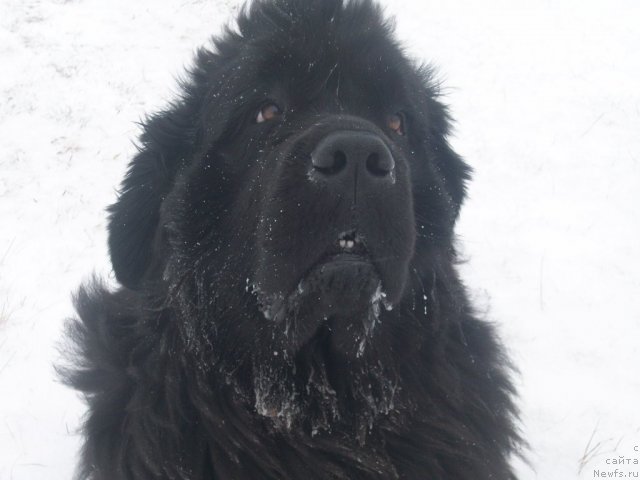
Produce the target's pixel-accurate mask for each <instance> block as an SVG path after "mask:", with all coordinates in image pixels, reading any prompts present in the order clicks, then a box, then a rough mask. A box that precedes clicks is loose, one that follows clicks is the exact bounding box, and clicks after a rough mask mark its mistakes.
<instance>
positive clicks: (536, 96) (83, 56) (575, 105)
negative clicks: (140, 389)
mask: <svg viewBox="0 0 640 480" xmlns="http://www.w3.org/2000/svg"><path fill="white" fill-rule="evenodd" d="M384 3H385V5H387V10H388V11H389V12H390V13H393V14H396V15H397V18H398V32H399V35H400V37H401V38H402V39H403V40H404V42H405V43H406V45H407V49H408V51H409V52H410V53H411V54H412V55H413V56H415V57H417V58H420V59H426V60H430V61H433V62H434V63H435V64H436V65H437V66H438V67H439V71H440V73H441V77H442V78H443V79H444V81H445V85H446V86H447V93H448V103H449V104H450V105H451V107H452V111H453V114H454V116H455V118H456V119H457V121H458V124H457V130H456V137H455V138H454V139H453V144H454V146H455V147H456V148H457V150H458V151H459V152H460V153H462V154H463V155H464V156H465V157H466V158H467V159H468V161H469V162H470V163H471V164H472V165H473V166H474V167H475V169H476V174H475V179H474V182H473V184H472V186H471V189H470V200H469V201H468V203H467V205H466V207H465V208H464V210H463V216H462V218H461V222H460V225H459V228H458V233H459V235H460V240H461V244H462V245H463V252H464V254H465V257H466V258H468V260H469V261H468V262H467V263H466V264H465V265H464V266H463V267H462V268H463V275H464V277H465V278H466V279H467V282H468V284H469V287H470V288H471V290H472V292H473V294H474V297H475V298H476V301H477V303H478V305H479V306H480V308H481V311H483V312H485V316H486V317H487V318H488V319H491V320H492V321H495V322H497V323H498V324H499V326H500V328H501V331H502V333H503V337H504V339H505V341H506V343H507V344H508V346H509V349H510V351H511V354H512V356H513V358H514V359H515V362H516V363H517V365H518V366H519V367H520V370H521V378H520V379H519V387H520V392H521V395H522V398H521V405H522V409H523V427H522V428H523V431H524V435H525V437H526V438H527V439H528V440H529V441H530V443H531V452H530V454H529V456H530V460H531V464H532V465H531V467H529V466H526V465H524V464H522V465H519V467H518V468H519V471H520V475H521V478H522V479H538V478H539V479H545V480H556V479H557V480H566V479H571V478H580V479H586V478H594V470H598V471H603V472H613V471H614V469H615V468H616V467H618V468H619V471H620V470H622V471H624V472H626V473H632V475H631V477H632V478H635V477H633V475H635V476H636V477H640V473H638V472H640V466H638V465H635V466H634V465H633V459H639V460H640V452H638V451H635V452H634V447H635V449H636V450H640V448H638V446H639V445H640V372H639V369H640V361H639V354H640V276H639V275H638V271H639V270H640V241H639V240H638V237H640V213H638V210H637V209H638V208H639V206H640V52H639V48H640V28H638V25H639V24H640V2H638V1H637V0H617V1H616V2H606V3H605V2H604V1H601V0H600V1H599V0H590V1H586V0H563V1H551V0H537V1H533V0H517V1H513V0H491V1H484V2H478V1H475V0H447V1H445V0H386V1H385V2H384ZM237 8H238V2H237V1H235V0H210V1H204V0H155V1H152V0H136V1H131V0H110V1H109V2H105V1H104V0H66V1H65V0H49V1H44V0H0V65H1V67H0V68H1V69H2V72H3V73H2V74H0V479H1V480H10V479H15V480H40V479H46V480H63V479H69V478H71V475H72V470H73V465H74V462H75V456H76V451H77V449H78V446H79V439H78V437H77V436H76V435H75V434H74V431H75V430H76V428H77V427H78V424H79V419H80V416H81V415H82V412H83V407H82V403H81V402H80V401H79V399H78V398H77V397H76V396H75V394H74V393H72V392H71V391H69V390H67V389H65V388H64V387H62V386H60V385H59V384H58V383H57V382H56V381H55V379H54V375H53V370H52V362H53V361H55V359H56V358H57V353H56V350H55V344H56V342H57V341H59V339H60V333H61V326H62V323H63V320H64V318H65V317H68V316H70V315H72V308H71V303H70V292H71V291H72V290H73V289H74V288H75V287H76V286H77V285H78V284H79V282H80V281H81V280H82V279H83V278H86V277H87V276H88V275H90V274H91V273H92V272H93V271H96V272H97V273H99V274H102V275H104V276H112V274H111V273H110V271H109V264H108V260H107V256H106V235H105V214H104V207H105V206H106V205H107V204H109V203H111V202H112V201H113V199H114V198H115V187H116V186H117V185H118V183H119V181H120V179H121V177H122V175H123V172H124V169H125V165H126V163H127V161H128V159H129V158H130V157H131V155H132V153H133V151H134V147H133V145H132V143H131V140H132V139H134V138H135V136H136V134H137V132H138V129H137V127H136V125H135V122H136V121H137V120H139V119H140V118H141V117H142V115H143V114H144V113H145V112H151V111H153V110H154V109H156V108H158V107H159V106H162V105H163V103H164V102H165V101H166V100H168V99H170V98H171V96H172V92H173V91H175V84H176V82H175V77H176V76H177V75H179V74H180V72H181V71H182V68H183V66H185V65H186V64H188V62H189V59H190V55H191V53H192V52H193V50H194V48H195V47H197V46H198V45H200V44H202V43H204V42H205V41H206V40H207V38H208V37H209V35H210V34H212V33H214V32H216V31H217V29H218V28H219V26H220V24H221V22H224V21H226V20H227V19H228V17H229V15H230V14H231V13H233V12H234V11H236V10H237ZM620 457H624V459H625V465H624V466H620V465H617V464H612V462H611V459H616V461H618V460H619V459H620ZM626 459H632V463H631V465H629V464H627V463H626ZM607 461H609V463H607ZM581 467H582V469H581ZM580 469H581V470H580ZM596 478H597V477H596Z"/></svg>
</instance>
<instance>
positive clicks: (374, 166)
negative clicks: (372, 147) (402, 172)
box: [366, 153, 395, 177]
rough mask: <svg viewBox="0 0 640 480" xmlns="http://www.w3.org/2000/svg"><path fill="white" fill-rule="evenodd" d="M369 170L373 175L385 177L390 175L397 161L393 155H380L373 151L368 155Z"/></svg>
mask: <svg viewBox="0 0 640 480" xmlns="http://www.w3.org/2000/svg"><path fill="white" fill-rule="evenodd" d="M366 165H367V170H368V171H369V173H371V175H374V176H376V177H385V176H387V175H389V173H390V172H391V170H393V167H395V162H394V161H393V157H391V155H383V156H382V157H380V155H378V154H377V153H372V154H370V155H369V156H368V157H367V163H366Z"/></svg>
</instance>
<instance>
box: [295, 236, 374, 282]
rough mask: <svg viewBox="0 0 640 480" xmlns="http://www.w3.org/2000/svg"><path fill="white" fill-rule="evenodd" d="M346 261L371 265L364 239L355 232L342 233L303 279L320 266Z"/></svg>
mask: <svg viewBox="0 0 640 480" xmlns="http://www.w3.org/2000/svg"><path fill="white" fill-rule="evenodd" d="M344 261H347V262H348V261H351V262H362V263H371V258H370V256H369V251H368V250H367V245H366V243H365V241H364V238H363V237H361V236H360V235H359V234H358V233H357V232H356V231H355V230H349V231H346V232H343V233H341V234H340V235H339V236H338V238H337V240H336V241H335V242H334V243H333V244H332V245H331V246H330V247H329V248H328V249H327V251H326V252H325V254H324V255H322V257H320V259H319V260H318V261H317V262H316V263H314V264H313V265H312V266H311V268H310V269H309V270H308V271H307V272H306V273H305V275H303V279H304V277H306V276H308V275H309V274H310V273H311V272H312V271H313V270H314V269H315V268H317V267H318V266H320V265H326V264H328V263H332V262H344Z"/></svg>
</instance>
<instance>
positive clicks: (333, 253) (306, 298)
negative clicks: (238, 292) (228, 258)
mask: <svg viewBox="0 0 640 480" xmlns="http://www.w3.org/2000/svg"><path fill="white" fill-rule="evenodd" d="M381 285H382V281H381V276H380V274H379V272H378V271H377V269H376V267H375V263H374V261H373V258H372V256H371V254H370V251H369V249H368V248H367V242H366V239H365V238H364V237H363V236H362V235H360V234H359V233H358V231H357V230H355V229H351V230H347V231H344V232H342V233H340V234H339V235H338V236H337V238H336V240H335V241H334V242H332V243H331V244H330V245H329V247H328V248H327V249H326V251H325V252H324V253H323V254H322V255H320V256H319V257H318V260H317V261H315V262H314V263H312V264H311V265H310V266H309V267H308V268H307V269H306V271H305V272H303V273H302V274H301V276H300V278H299V280H298V282H297V286H296V288H295V289H293V290H292V291H291V292H289V294H288V295H287V294H271V295H269V294H266V293H265V292H263V291H262V290H261V289H260V287H259V286H257V285H254V287H253V292H254V294H255V295H256V297H257V299H258V306H259V308H260V311H261V312H262V313H263V315H264V316H265V317H266V318H267V319H268V320H275V321H278V320H283V319H284V318H285V317H286V316H287V314H289V313H291V312H295V314H296V315H298V314H299V312H300V311H301V310H308V309H311V308H314V309H316V310H317V313H318V314H322V315H323V316H325V317H328V316H330V315H331V314H333V313H336V312H338V313H339V312H341V311H347V312H348V311H349V308H357V307H358V305H359V304H360V305H363V304H367V305H368V304H369V301H370V300H369V299H370V298H373V297H375V296H376V295H379V292H380V291H381V290H382V287H381ZM376 292H378V293H376ZM312 306H313V307H312ZM387 308H390V307H387ZM323 312H324V313H323Z"/></svg>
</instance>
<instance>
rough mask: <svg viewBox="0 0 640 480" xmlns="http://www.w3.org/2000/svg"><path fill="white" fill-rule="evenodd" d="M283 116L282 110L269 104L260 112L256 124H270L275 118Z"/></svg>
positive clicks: (273, 104)
mask: <svg viewBox="0 0 640 480" xmlns="http://www.w3.org/2000/svg"><path fill="white" fill-rule="evenodd" d="M280 115H282V110H280V107H279V106H277V105H276V104H275V103H267V104H266V105H264V106H263V107H262V108H261V109H260V111H259V112H258V116H257V117H256V123H263V122H268V121H269V120H273V119H274V118H276V117H278V116H280Z"/></svg>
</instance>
